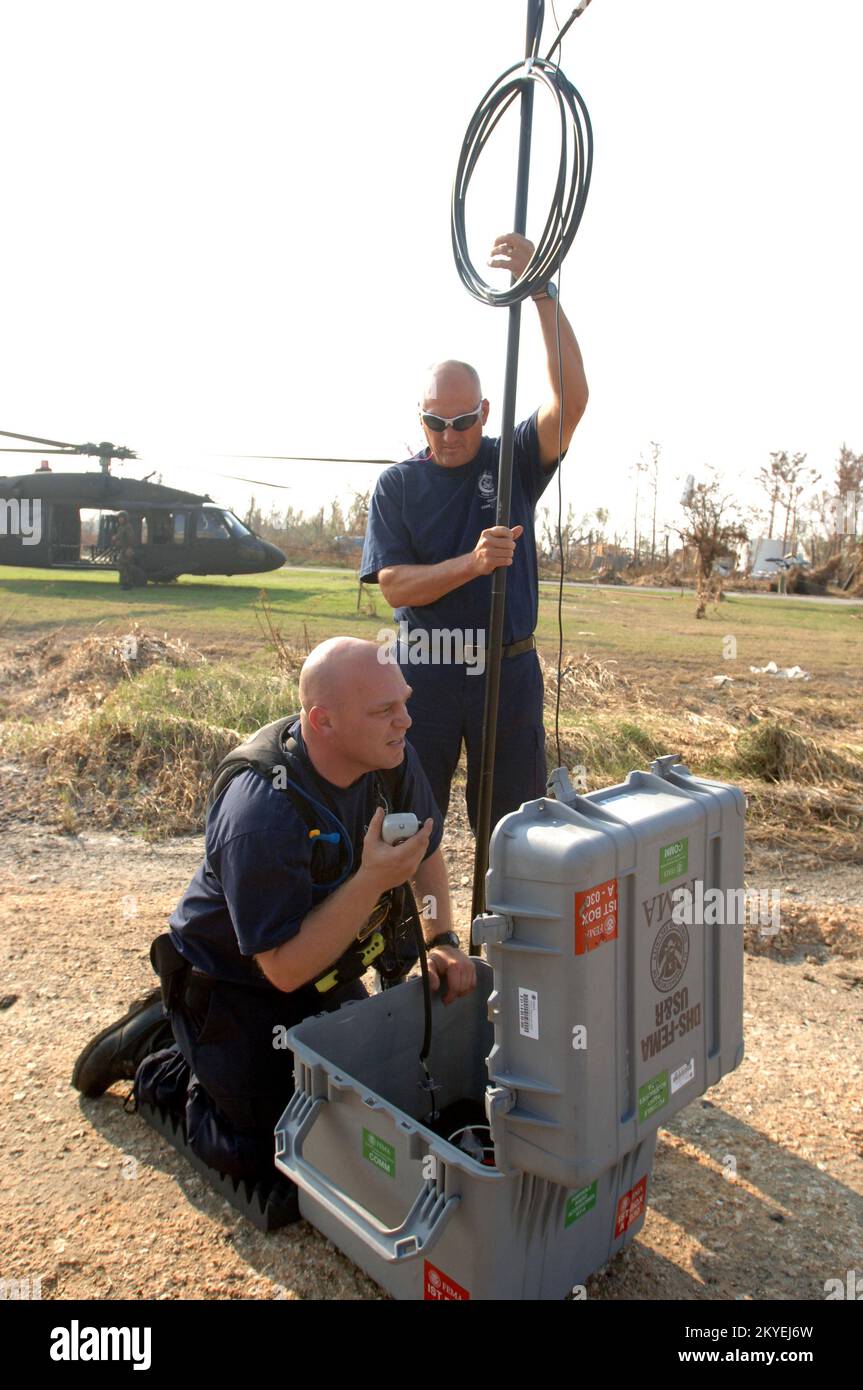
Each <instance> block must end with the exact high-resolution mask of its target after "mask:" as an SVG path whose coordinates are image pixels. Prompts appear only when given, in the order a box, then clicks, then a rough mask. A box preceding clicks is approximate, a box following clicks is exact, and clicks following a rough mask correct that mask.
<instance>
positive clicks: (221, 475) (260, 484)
mask: <svg viewBox="0 0 863 1390" xmlns="http://www.w3.org/2000/svg"><path fill="white" fill-rule="evenodd" d="M216 477H217V478H231V479H232V480H233V482H235V483H253V484H254V486H255V487H278V488H283V489H284V491H285V492H290V491H291V485H290V483H267V482H265V481H264V479H263V478H241V477H239V475H238V474H237V473H217V474H216Z"/></svg>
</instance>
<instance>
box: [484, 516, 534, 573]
mask: <svg viewBox="0 0 863 1390" xmlns="http://www.w3.org/2000/svg"><path fill="white" fill-rule="evenodd" d="M523 531H524V527H523V526H489V527H488V528H487V530H485V531H483V532H482V533H481V534H480V538H479V540H478V541H477V543H476V545H475V546H474V551H473V559H474V566H475V568H476V572H477V574H491V572H492V570H496V569H499V568H500V566H501V565H511V564H512V560H513V556H514V555H515V543H516V541H517V540H518V538H519V536H520V535H521V534H522V532H523Z"/></svg>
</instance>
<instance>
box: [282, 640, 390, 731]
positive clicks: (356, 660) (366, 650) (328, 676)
mask: <svg viewBox="0 0 863 1390" xmlns="http://www.w3.org/2000/svg"><path fill="white" fill-rule="evenodd" d="M379 651H380V648H379V647H378V646H377V644H376V643H375V642H364V641H362V640H361V639H360V638H359V637H330V638H329V639H328V640H327V641H326V642H320V643H319V644H318V645H317V646H316V647H315V648H313V650H312V651H310V652H309V655H308V656H307V657H306V659H305V661H304V662H303V669H302V670H301V671H300V704H301V705H302V707H303V713H304V714H306V715H308V713H309V711H310V710H311V709H313V708H314V706H315V705H325V706H326V707H327V708H328V709H330V708H337V707H338V706H339V705H340V704H342V703H343V702H344V700H345V698H352V697H355V696H356V693H357V691H358V689H359V688H367V687H368V686H369V684H370V683H373V682H374V681H376V680H377V679H378V677H379V675H380V669H381V667H380V662H379V660H378V652H379Z"/></svg>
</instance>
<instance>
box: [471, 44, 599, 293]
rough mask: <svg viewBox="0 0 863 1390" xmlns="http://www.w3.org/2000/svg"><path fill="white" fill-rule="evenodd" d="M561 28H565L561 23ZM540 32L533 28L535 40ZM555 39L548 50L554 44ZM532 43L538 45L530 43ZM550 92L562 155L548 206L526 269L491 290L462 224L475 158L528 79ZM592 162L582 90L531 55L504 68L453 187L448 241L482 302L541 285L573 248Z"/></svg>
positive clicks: (475, 122) (480, 110) (477, 116)
mask: <svg viewBox="0 0 863 1390" xmlns="http://www.w3.org/2000/svg"><path fill="white" fill-rule="evenodd" d="M565 27H568V25H567V26H565ZM538 41H539V35H538V33H537V37H536V43H537V44H538ZM558 42H559V40H555V43H554V44H553V45H552V49H551V51H552V52H553V51H554V48H555V47H556V46H557V44H558ZM534 47H536V44H535V45H534ZM531 82H534V83H538V84H540V85H541V86H542V87H544V88H545V89H546V90H547V91H548V92H550V94H551V96H552V98H553V99H554V101H555V103H556V105H557V109H558V115H559V118H560V159H559V161H558V169H557V178H556V180H555V186H554V193H553V195H552V200H551V206H550V208H549V212H548V217H547V218H546V222H545V226H544V227H543V230H542V234H541V235H540V237H539V240H538V241H537V243H536V249H535V250H534V253H533V255H532V256H531V258H530V261H529V262H528V264H527V266H526V267H525V270H524V273H523V274H522V275H521V276H520V278H519V279H518V280H516V281H514V283H513V284H512V285H510V286H509V287H508V288H506V289H502V290H498V289H492V287H491V285H489V284H487V283H486V281H485V280H484V279H483V278H482V276H481V275H480V274H479V272H478V271H477V269H476V267H475V265H474V264H473V261H472V260H471V258H470V252H469V251H468V247H467V233H466V228H465V204H466V200H467V191H468V187H469V185H470V181H471V178H472V176H473V172H474V169H475V168H476V165H477V161H478V160H479V158H480V155H481V154H482V152H483V149H484V148H485V145H486V143H487V141H488V140H489V137H490V136H491V133H492V131H493V130H494V128H495V126H496V125H497V123H498V121H499V120H500V119H501V117H502V116H503V114H504V112H505V111H506V109H507V108H508V107H509V105H510V104H511V103H512V102H513V101H514V100H515V99H516V97H517V96H519V95H520V93H522V92H523V91H525V90H526V89H527V87H528V85H529V84H530V83H531ZM592 167H593V131H592V129H591V124H590V117H589V115H588V112H587V107H586V106H585V104H584V100H583V98H582V97H581V95H580V93H579V92H578V91H577V90H576V89H575V87H574V86H573V85H572V83H571V82H570V80H569V78H568V77H567V76H566V75H565V73H563V72H562V71H561V69H560V68H559V67H558V66H557V64H556V63H552V62H550V61H549V60H548V59H547V58H539V57H530V58H527V59H525V60H524V61H523V62H521V63H515V64H513V66H512V67H511V68H508V69H507V70H506V72H504V73H503V74H502V75H501V76H500V77H499V78H498V79H497V81H496V82H495V83H494V84H493V86H491V87H490V88H489V89H488V91H487V92H486V94H485V96H484V97H483V99H482V101H481V102H480V104H479V106H478V107H477V109H476V111H475V112H474V114H473V116H472V118H471V121H470V124H469V125H468V128H467V132H466V134H465V137H464V141H463V143H462V148H461V155H460V157H459V162H458V168H457V169H456V175H455V180H454V183H453V190H452V218H451V231H452V245H453V253H454V255H455V262H456V268H457V270H458V273H459V276H460V278H461V281H462V284H463V285H464V287H465V289H467V290H468V291H469V292H470V293H471V294H472V295H473V296H474V298H475V299H479V300H482V302H483V303H484V304H497V305H501V306H502V307H504V308H506V307H508V306H510V305H512V304H517V303H519V302H520V301H521V300H523V299H527V297H528V296H529V295H533V294H537V293H539V292H540V291H542V290H544V289H545V287H546V285H547V284H548V282H549V280H550V279H551V277H552V275H553V274H554V273H555V271H556V270H557V269H558V268H559V266H560V264H561V262H562V261H563V258H564V257H565V255H566V253H567V251H568V250H569V248H570V247H571V245H572V243H573V240H574V239H575V234H576V232H577V231H578V227H579V223H580V222H581V218H582V215H583V213H584V207H585V203H586V202H587V194H588V190H589V188H590V174H591V169H592Z"/></svg>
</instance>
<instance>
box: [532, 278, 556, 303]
mask: <svg viewBox="0 0 863 1390" xmlns="http://www.w3.org/2000/svg"><path fill="white" fill-rule="evenodd" d="M531 299H532V300H533V301H534V303H536V301H537V300H538V299H557V285H556V284H555V283H554V281H553V280H549V282H548V284H547V285H546V287H545V289H544V290H540V292H539V294H532V295H531Z"/></svg>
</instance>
